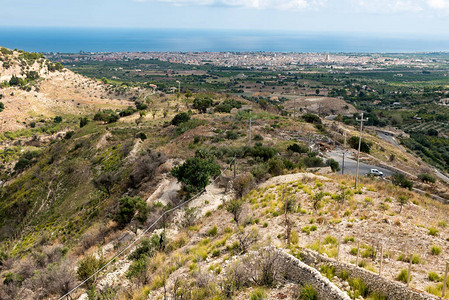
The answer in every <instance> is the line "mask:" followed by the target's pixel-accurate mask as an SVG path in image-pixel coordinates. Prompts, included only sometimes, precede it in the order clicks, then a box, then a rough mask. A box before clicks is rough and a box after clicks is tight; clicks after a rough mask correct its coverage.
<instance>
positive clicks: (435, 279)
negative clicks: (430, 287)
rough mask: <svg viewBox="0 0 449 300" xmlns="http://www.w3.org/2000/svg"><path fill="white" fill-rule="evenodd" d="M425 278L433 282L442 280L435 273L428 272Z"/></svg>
mask: <svg viewBox="0 0 449 300" xmlns="http://www.w3.org/2000/svg"><path fill="white" fill-rule="evenodd" d="M427 278H428V279H429V280H430V281H435V282H439V281H441V280H442V278H441V277H440V276H439V275H438V274H437V273H435V272H429V274H428V276H427Z"/></svg>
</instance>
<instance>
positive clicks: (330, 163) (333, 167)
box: [326, 158, 340, 172]
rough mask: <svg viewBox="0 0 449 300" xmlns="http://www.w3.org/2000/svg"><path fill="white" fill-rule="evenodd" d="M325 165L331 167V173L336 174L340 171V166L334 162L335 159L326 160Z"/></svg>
mask: <svg viewBox="0 0 449 300" xmlns="http://www.w3.org/2000/svg"><path fill="white" fill-rule="evenodd" d="M326 164H327V165H328V166H329V167H331V170H332V172H338V171H340V164H339V163H338V161H336V160H335V159H332V158H330V159H328V160H327V161H326Z"/></svg>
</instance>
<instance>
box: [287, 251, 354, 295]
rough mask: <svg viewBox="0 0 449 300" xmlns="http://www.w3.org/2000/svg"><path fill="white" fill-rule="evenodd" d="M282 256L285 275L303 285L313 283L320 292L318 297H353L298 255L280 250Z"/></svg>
mask: <svg viewBox="0 0 449 300" xmlns="http://www.w3.org/2000/svg"><path fill="white" fill-rule="evenodd" d="M278 251H279V252H280V254H281V256H282V262H283V266H284V276H285V277H286V278H287V279H289V280H292V281H294V282H296V283H299V284H301V285H306V284H309V285H311V286H312V287H313V288H314V289H315V291H316V292H317V294H318V299H326V300H350V299H351V298H350V297H349V296H348V295H347V294H346V293H345V292H343V291H342V290H340V289H339V288H338V287H337V286H336V285H335V284H333V283H332V282H331V281H330V280H329V279H327V278H326V277H324V276H323V275H321V273H320V272H319V271H318V270H316V269H314V268H312V267H310V266H308V265H306V264H305V263H303V262H302V261H300V260H299V259H297V258H296V257H294V256H292V255H290V254H287V253H285V252H283V251H281V250H278Z"/></svg>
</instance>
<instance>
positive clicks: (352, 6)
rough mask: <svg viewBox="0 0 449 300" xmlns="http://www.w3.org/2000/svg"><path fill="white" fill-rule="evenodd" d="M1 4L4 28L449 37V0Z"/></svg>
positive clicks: (21, 0)
mask: <svg viewBox="0 0 449 300" xmlns="http://www.w3.org/2000/svg"><path fill="white" fill-rule="evenodd" d="M0 4H1V10H2V11H3V12H2V17H1V18H0V26H50V27H61V26H63V27H128V28H129V27H140V28H193V29H195V28H202V29H249V30H289V31H299V32H326V33H332V32H340V33H341V32H366V33H380V34H383V35H398V34H407V35H411V36H429V35H433V36H438V35H442V36H445V37H449V31H448V28H449V0H107V1H106V0H43V1H36V0H0ZM0 30H1V29H0ZM0 34H1V32H0Z"/></svg>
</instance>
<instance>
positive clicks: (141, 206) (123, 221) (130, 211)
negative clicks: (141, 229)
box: [114, 196, 148, 228]
mask: <svg viewBox="0 0 449 300" xmlns="http://www.w3.org/2000/svg"><path fill="white" fill-rule="evenodd" d="M136 211H137V212H138V214H137V216H136V218H137V220H139V221H140V222H141V223H143V222H145V220H146V218H147V214H148V205H147V203H146V202H145V200H143V199H142V198H140V197H138V196H136V197H129V196H125V197H123V198H121V199H120V200H119V208H118V211H117V213H116V214H115V216H114V221H116V222H117V223H118V225H119V226H120V227H122V228H123V227H125V226H126V225H127V224H128V223H129V222H131V220H132V218H133V217H134V214H135V213H136Z"/></svg>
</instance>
